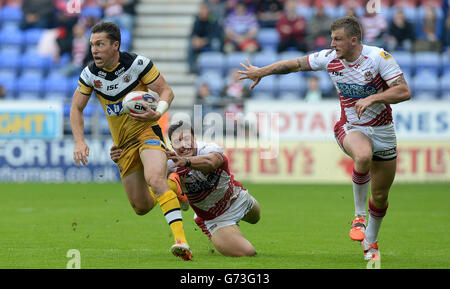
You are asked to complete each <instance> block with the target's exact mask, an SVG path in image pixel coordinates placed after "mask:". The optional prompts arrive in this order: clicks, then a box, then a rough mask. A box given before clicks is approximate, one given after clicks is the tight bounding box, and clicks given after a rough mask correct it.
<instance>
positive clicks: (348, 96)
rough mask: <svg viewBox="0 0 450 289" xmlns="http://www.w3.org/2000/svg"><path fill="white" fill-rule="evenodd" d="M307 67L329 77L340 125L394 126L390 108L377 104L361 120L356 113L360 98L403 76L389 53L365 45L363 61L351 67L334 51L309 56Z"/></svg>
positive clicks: (362, 55)
mask: <svg viewBox="0 0 450 289" xmlns="http://www.w3.org/2000/svg"><path fill="white" fill-rule="evenodd" d="M308 64H309V66H310V68H311V69H312V70H326V71H327V72H328V74H329V75H330V77H331V79H332V81H333V83H334V85H335V87H336V90H337V92H338V94H339V99H340V102H341V119H340V123H341V124H342V123H350V124H354V125H361V126H381V125H386V124H389V123H392V112H391V107H390V106H389V104H383V103H374V104H373V105H371V106H370V107H368V108H367V109H366V111H365V112H364V113H363V114H362V116H361V118H360V119H358V115H357V114H356V112H355V103H356V102H357V101H358V100H359V99H360V98H365V97H367V96H369V95H372V94H376V93H380V92H382V91H384V90H386V89H387V88H388V87H389V86H388V84H389V83H390V82H392V81H394V80H395V79H396V78H397V77H399V76H401V75H402V74H403V72H402V71H401V70H400V67H399V66H398V64H397V62H396V61H395V59H394V58H393V57H392V55H390V54H389V53H388V52H386V51H384V50H383V49H382V48H378V47H375V46H367V45H363V49H362V53H361V55H360V57H359V58H358V59H357V60H355V61H354V62H352V63H350V62H347V61H345V60H343V59H339V58H337V57H336V51H335V50H334V49H326V50H322V51H320V52H317V53H313V54H310V55H308Z"/></svg>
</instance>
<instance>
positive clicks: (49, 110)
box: [0, 101, 63, 140]
mask: <svg viewBox="0 0 450 289" xmlns="http://www.w3.org/2000/svg"><path fill="white" fill-rule="evenodd" d="M62 134H63V105H62V103H61V102H58V101H51V102H48V101H44V102H41V101H39V102H32V103H31V102H12V101H1V102H0V139H47V140H50V139H60V138H61V137H62Z"/></svg>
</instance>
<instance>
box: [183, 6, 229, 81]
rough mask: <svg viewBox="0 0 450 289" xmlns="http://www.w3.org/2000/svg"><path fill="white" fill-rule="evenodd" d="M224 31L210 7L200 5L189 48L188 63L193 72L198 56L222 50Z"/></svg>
mask: <svg viewBox="0 0 450 289" xmlns="http://www.w3.org/2000/svg"><path fill="white" fill-rule="evenodd" d="M222 38H223V36H222V29H221V27H220V25H219V24H218V22H217V20H216V19H215V17H214V16H212V15H211V12H210V10H209V7H208V5H206V4H202V5H200V9H199V12H198V15H197V16H196V17H195V20H194V25H193V27H192V32H191V37H190V43H189V46H188V61H189V68H190V70H191V72H195V63H196V61H197V56H198V55H199V54H200V53H201V52H205V51H220V50H221V49H222Z"/></svg>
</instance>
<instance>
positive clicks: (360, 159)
mask: <svg viewBox="0 0 450 289" xmlns="http://www.w3.org/2000/svg"><path fill="white" fill-rule="evenodd" d="M371 161H372V153H371V152H363V153H359V154H357V155H356V156H355V163H358V164H365V165H369V164H370V162H371Z"/></svg>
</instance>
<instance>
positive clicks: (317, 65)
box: [307, 49, 334, 70]
mask: <svg viewBox="0 0 450 289" xmlns="http://www.w3.org/2000/svg"><path fill="white" fill-rule="evenodd" d="M332 54H334V50H330V49H324V50H321V51H319V52H316V53H312V54H308V56H307V58H308V65H309V67H310V68H311V69H312V70H325V69H326V68H327V65H328V63H329V62H330V61H331V58H333V56H332Z"/></svg>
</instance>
